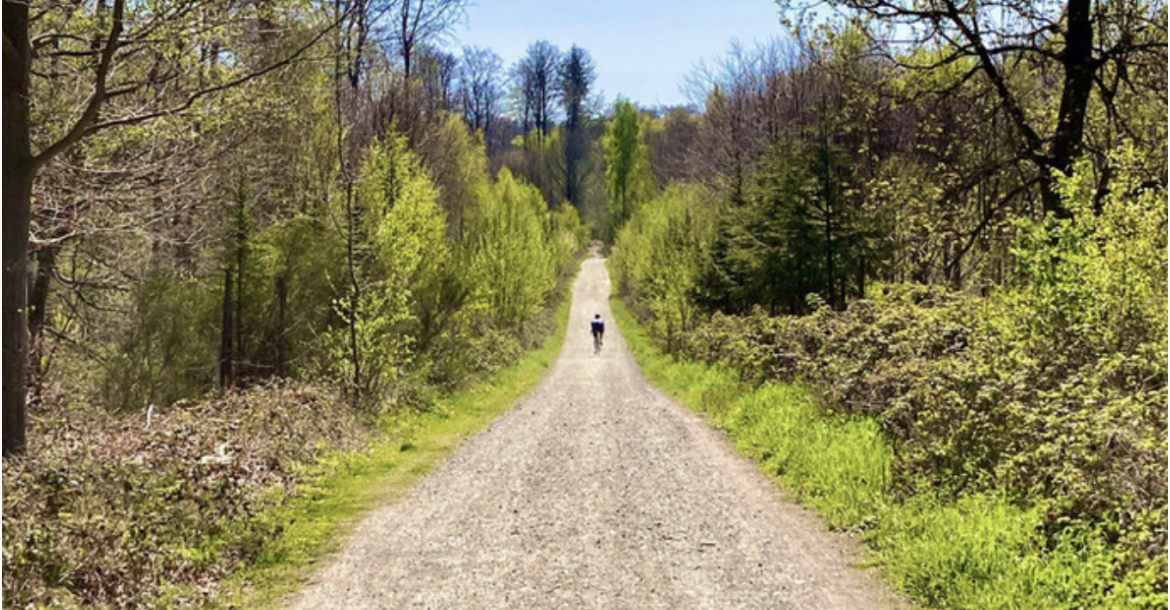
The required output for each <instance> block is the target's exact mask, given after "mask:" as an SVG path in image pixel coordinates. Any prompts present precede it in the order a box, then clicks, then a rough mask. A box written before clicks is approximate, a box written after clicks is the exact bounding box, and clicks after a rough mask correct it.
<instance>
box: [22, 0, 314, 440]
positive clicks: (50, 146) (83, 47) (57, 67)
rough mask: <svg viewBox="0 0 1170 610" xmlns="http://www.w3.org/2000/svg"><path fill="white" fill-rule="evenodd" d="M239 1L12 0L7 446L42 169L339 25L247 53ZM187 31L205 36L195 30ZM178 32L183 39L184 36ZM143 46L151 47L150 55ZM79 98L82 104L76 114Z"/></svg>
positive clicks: (246, 21)
mask: <svg viewBox="0 0 1170 610" xmlns="http://www.w3.org/2000/svg"><path fill="white" fill-rule="evenodd" d="M236 8H238V7H236V6H234V4H233V3H227V2H210V1H207V2H199V1H197V0H187V1H176V2H174V3H165V4H164V5H163V6H162V7H155V6H146V5H141V4H137V3H131V4H129V5H128V4H127V3H126V1H125V0H114V1H113V4H112V5H107V3H106V2H104V1H103V2H97V3H96V4H94V5H92V6H91V5H88V4H86V5H82V6H73V5H68V4H58V3H51V4H49V5H48V6H47V7H45V9H44V10H43V11H42V12H41V13H39V14H38V16H37V19H36V21H35V23H34V22H33V21H32V20H30V15H29V9H30V7H29V4H28V3H27V2H17V1H15V0H5V2H4V8H3V22H4V23H3V32H4V76H3V83H4V84H3V95H4V118H3V121H4V123H3V131H4V161H3V165H4V187H3V199H4V212H3V214H4V223H3V224H4V247H3V251H4V275H3V286H4V290H3V292H4V297H3V309H4V314H3V321H4V330H3V333H4V360H3V380H4V383H3V386H4V387H3V412H4V418H3V420H4V426H3V428H4V433H3V434H4V441H3V454H4V455H5V456H9V455H13V454H14V453H18V452H20V451H21V450H23V448H24V445H25V423H26V422H25V408H26V405H25V399H26V397H25V391H26V390H25V379H26V370H25V369H26V359H27V351H28V318H27V315H28V312H27V305H28V292H27V276H28V252H29V226H30V218H31V196H32V191H33V186H34V183H35V181H36V180H37V176H38V173H39V172H40V171H41V170H42V169H43V168H44V167H45V166H46V165H47V164H48V163H49V162H50V161H52V160H53V159H55V158H57V157H58V156H60V155H61V154H63V153H64V152H66V151H68V150H69V149H71V148H72V147H73V146H75V145H77V144H78V143H80V142H82V141H84V140H86V139H87V138H90V137H91V136H93V135H94V134H95V133H97V132H99V131H102V130H105V129H109V128H114V127H121V126H127V125H136V124H141V123H145V122H147V121H150V120H152V119H157V118H161V117H168V116H174V115H178V114H180V113H183V112H184V111H186V110H188V109H190V108H191V107H193V106H195V105H196V104H197V103H198V102H199V101H200V100H202V99H204V98H206V97H207V96H209V95H211V94H214V93H218V92H222V91H225V90H227V89H230V88H233V87H236V86H239V85H242V84H244V83H247V82H249V81H251V80H253V79H255V78H258V77H260V76H262V75H265V74H268V73H270V72H273V71H275V70H277V69H279V68H281V67H284V66H286V65H288V64H289V63H290V62H292V61H294V60H295V59H297V58H299V57H300V56H302V55H303V54H304V53H305V52H306V51H307V50H308V49H310V48H311V47H313V46H314V45H316V43H317V42H318V41H319V40H320V39H321V37H323V36H324V35H325V33H326V32H328V31H329V30H331V29H332V28H333V27H334V26H335V25H336V24H330V25H327V26H326V27H324V28H322V29H321V30H320V31H318V32H316V33H315V34H313V35H311V36H310V37H309V39H308V40H307V41H306V42H303V44H300V45H298V46H296V47H295V48H293V49H292V50H291V51H290V52H288V53H286V54H283V56H281V57H277V58H274V59H273V58H264V57H248V56H246V55H245V54H242V53H239V52H238V51H240V49H236V48H234V47H232V46H231V45H230V44H228V42H227V40H226V39H225V38H224V37H222V36H221V33H222V32H217V28H221V29H222V28H243V27H245V26H249V27H251V26H254V22H255V19H256V18H255V16H254V14H253V13H250V12H248V11H246V10H235V9H236ZM43 24H48V25H47V26H44V27H52V28H55V29H51V30H48V31H45V32H40V31H36V32H35V33H34V31H33V28H34V27H42V26H43ZM191 31H198V32H203V33H204V34H202V35H200V36H188V35H187V33H188V32H191ZM176 40H177V41H182V42H181V44H177V45H176V44H175V41H176ZM144 49H149V50H151V52H150V53H144V52H143V50H144ZM233 52H234V53H233ZM223 55H228V56H232V57H233V63H234V65H233V66H232V67H231V68H227V67H226V66H223V65H222V64H221V63H220V58H221V56H223ZM249 60H252V61H249ZM34 61H35V62H37V63H38V64H40V63H46V64H51V65H52V66H53V69H52V70H41V69H39V68H38V69H34ZM209 68H212V69H209ZM34 77H35V78H36V79H37V80H34ZM48 78H55V79H57V82H60V83H61V84H63V85H64V86H63V87H62V88H61V89H59V90H56V91H50V90H47V89H46V87H43V86H42V85H43V80H44V79H48ZM62 97H64V98H66V99H65V100H62V99H60V98H62ZM62 101H68V102H73V101H76V102H77V105H76V106H70V105H69V104H60V103H61V102H62ZM50 102H54V103H57V104H58V105H57V106H54V108H55V109H59V108H66V109H65V110H61V111H56V112H50V111H49V108H48V107H47V106H48V105H49V104H50ZM73 107H77V108H80V109H81V110H80V112H74V111H73V110H72V108H73ZM33 111H36V112H37V113H38V115H39V116H41V117H42V118H43V120H45V121H46V122H51V123H53V124H51V125H45V127H49V129H44V130H38V132H37V133H36V134H35V135H36V138H35V139H34V133H33V130H32V127H33V125H32V121H31V116H32V112H33ZM42 134H44V135H42ZM34 140H37V141H34Z"/></svg>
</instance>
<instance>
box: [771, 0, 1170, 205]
mask: <svg viewBox="0 0 1170 610" xmlns="http://www.w3.org/2000/svg"><path fill="white" fill-rule="evenodd" d="M781 4H782V6H785V7H789V6H800V7H801V8H803V5H800V3H797V2H789V1H784V2H782V3H781ZM831 4H833V5H836V6H839V7H844V8H846V9H850V10H852V11H855V12H857V13H860V14H863V15H865V16H867V17H869V18H872V19H874V20H876V21H877V22H878V23H879V24H884V25H887V26H888V28H886V29H884V30H877V31H876V32H877V34H878V35H879V36H882V37H883V38H884V41H885V43H886V44H885V47H884V48H885V55H886V57H887V59H888V60H890V61H891V62H893V63H894V64H896V65H898V66H900V67H902V68H906V69H908V70H911V71H915V72H919V73H924V74H931V73H934V72H935V71H936V70H939V69H941V68H945V67H947V66H951V65H958V66H962V67H963V73H962V75H961V76H960V77H959V82H960V83H961V82H966V81H969V80H971V79H976V78H978V79H981V81H982V82H983V84H984V85H985V87H986V91H985V93H986V95H989V96H991V97H993V98H994V99H996V100H997V102H998V105H999V108H1000V109H1001V111H1002V112H1003V114H1004V116H1006V117H1007V119H1008V121H1009V122H1010V124H1011V125H1012V127H1013V130H1014V132H1015V135H1016V137H1017V138H1018V144H1017V151H1016V159H1015V160H1016V164H1017V165H1018V164H1024V165H1027V166H1029V167H1030V168H1031V169H1032V170H1033V171H1034V172H1035V173H1036V174H1037V181H1038V184H1039V186H1040V197H1041V201H1042V203H1043V207H1044V210H1045V211H1046V212H1048V213H1052V214H1055V215H1056V216H1058V217H1062V218H1063V217H1067V216H1068V210H1067V209H1066V207H1065V205H1064V203H1063V202H1062V200H1061V198H1060V195H1059V192H1058V189H1057V179H1058V177H1059V176H1062V175H1069V174H1070V173H1071V171H1072V168H1073V163H1074V162H1075V161H1076V159H1077V158H1078V157H1080V156H1081V154H1082V153H1084V152H1085V134H1086V119H1087V117H1088V114H1089V109H1090V102H1091V100H1092V98H1093V97H1094V94H1096V95H1098V96H1100V97H1101V99H1102V100H1103V101H1104V106H1105V109H1106V112H1107V113H1108V115H1109V116H1110V119H1111V120H1114V121H1119V122H1122V123H1124V121H1125V116H1124V114H1123V113H1121V112H1119V111H1118V108H1117V106H1116V105H1115V104H1112V103H1111V101H1112V100H1113V99H1114V98H1116V96H1117V95H1118V94H1119V92H1120V91H1121V90H1122V89H1123V88H1132V87H1134V86H1135V82H1134V81H1133V80H1131V78H1130V74H1131V73H1133V72H1135V71H1136V69H1137V68H1139V67H1142V66H1144V65H1149V64H1154V65H1161V66H1162V71H1163V72H1165V64H1166V48H1167V43H1166V6H1165V4H1164V3H1160V2H1145V1H1143V0H1124V1H1121V2H1103V3H1099V4H1098V5H1097V7H1096V9H1094V2H1093V0H1067V1H1065V2H1057V3H1047V4H1037V3H1035V2H1031V1H1030V0H1006V1H995V2H991V1H986V0H977V1H975V2H969V3H957V2H955V1H954V0H925V1H920V0H834V1H833V2H831ZM905 48H911V49H924V50H929V51H931V52H930V53H925V54H913V55H905V54H900V53H899V50H900V49H905ZM1029 71H1035V72H1039V73H1041V74H1057V75H1060V76H1059V77H1058V79H1057V82H1059V85H1056V86H1055V87H1045V88H1046V89H1052V90H1051V93H1050V99H1053V100H1059V102H1058V105H1057V107H1056V108H1054V109H1047V108H1037V107H1029V104H1028V101H1027V100H1026V96H1027V95H1028V93H1027V92H1028V89H1029V88H1031V87H1032V86H1033V85H1034V84H1035V82H1034V81H1033V80H1032V79H1029V78H1023V79H1020V78H1017V75H1021V74H1023V73H1025V72H1029ZM942 85H943V86H942V87H941V88H940V89H939V90H938V92H939V93H942V94H944V95H945V94H948V93H949V92H953V91H954V90H955V88H956V84H955V83H953V82H944V83H942ZM1122 128H1123V129H1124V125H1122ZM1131 131H1132V130H1131ZM1135 136H1137V137H1139V138H1140V135H1138V134H1135ZM1098 154H1100V153H1098ZM1107 183H1108V181H1107V180H1106V181H1103V183H1102V185H1101V188H1106V189H1107V188H1108V184H1107Z"/></svg>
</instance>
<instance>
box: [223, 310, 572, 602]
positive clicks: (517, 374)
mask: <svg viewBox="0 0 1170 610" xmlns="http://www.w3.org/2000/svg"><path fill="white" fill-rule="evenodd" d="M569 306H570V299H569V298H567V297H566V298H565V299H564V301H563V302H562V304H561V306H560V307H559V308H558V309H557V314H556V322H557V324H556V330H555V331H554V333H553V334H552V335H550V336H549V337H548V338H547V339H545V341H544V344H543V346H542V347H540V348H539V349H537V350H534V351H532V352H529V353H528V354H527V355H525V356H524V357H522V358H521V359H520V361H519V362H517V363H516V364H514V365H513V366H511V367H509V368H507V369H504V370H502V371H499V372H498V373H496V374H495V375H493V376H491V377H490V378H489V379H488V380H487V381H486V382H484V383H482V384H480V385H479V386H477V387H474V388H472V389H469V390H466V391H463V392H460V393H458V394H455V395H452V396H450V397H448V398H446V399H445V400H443V401H441V407H440V408H439V409H436V410H435V411H434V412H431V413H426V414H422V415H416V416H413V417H411V418H409V419H400V420H396V421H395V422H394V424H393V426H394V429H393V430H391V431H390V433H389V434H388V435H387V438H386V440H384V441H382V442H380V443H378V444H376V445H375V446H374V447H372V449H371V450H370V451H368V452H365V453H361V454H349V455H336V456H333V457H332V458H331V459H330V460H329V461H328V462H327V463H326V464H324V467H325V470H326V471H327V472H329V474H326V475H324V476H322V477H321V478H319V479H318V480H317V481H316V482H315V485H314V486H313V487H312V488H311V489H310V490H308V493H306V494H304V495H303V496H300V497H298V498H296V499H294V500H292V501H290V502H288V503H286V504H284V505H282V506H280V507H279V508H277V509H275V510H274V511H272V512H271V513H270V514H268V515H265V518H266V519H272V520H275V521H276V522H278V523H280V524H283V525H284V529H283V531H282V533H281V535H280V537H279V538H277V539H276V540H275V541H274V542H273V543H272V544H270V545H269V546H268V548H266V549H265V551H264V552H263V553H262V554H261V556H260V558H259V559H258V560H257V561H256V562H255V563H254V564H253V565H252V566H251V567H249V568H248V569H246V570H244V571H243V572H241V573H240V574H238V575H236V576H235V577H234V578H233V579H232V580H231V581H230V582H229V583H228V585H227V588H226V592H227V593H228V594H227V595H225V596H223V598H224V601H223V602H222V603H221V605H224V606H226V605H227V604H228V603H230V604H231V607H245V608H278V607H280V602H281V600H282V599H283V598H284V597H285V596H286V595H288V594H290V593H292V592H294V591H296V590H297V589H298V588H299V587H300V586H301V585H303V584H304V582H305V580H306V578H307V576H308V575H309V574H310V572H311V570H310V568H311V566H312V565H313V564H314V563H315V562H316V561H317V560H318V559H320V558H322V557H323V556H325V555H327V554H328V553H330V552H332V551H335V550H336V549H337V548H339V545H340V543H341V541H343V540H344V538H345V534H346V533H348V532H349V531H351V529H352V527H353V525H354V524H355V523H356V521H357V519H358V518H359V517H360V516H361V515H363V514H364V513H365V512H367V511H368V510H370V509H372V508H374V507H376V506H381V505H384V504H386V503H389V502H393V501H395V500H396V499H398V498H400V497H401V496H402V495H403V494H404V493H405V492H406V490H407V489H409V488H410V487H411V485H413V484H414V483H415V482H417V481H418V480H419V479H420V478H421V477H422V476H424V475H426V474H427V473H429V472H430V471H431V470H432V469H433V468H434V467H435V465H436V464H438V463H439V462H440V461H441V460H442V459H443V458H445V457H447V456H448V455H449V454H450V453H451V452H452V451H453V450H454V449H455V448H456V447H458V446H459V445H460V443H462V441H463V439H465V438H467V437H468V436H469V435H472V434H474V433H476V432H478V431H479V430H482V429H483V428H484V427H486V426H487V425H488V424H489V423H490V422H491V421H492V420H493V419H495V418H496V417H497V416H498V415H499V414H500V413H503V412H504V411H506V410H507V409H508V408H509V407H510V406H512V405H513V404H515V402H516V401H517V400H518V399H519V398H520V397H522V396H523V395H524V394H526V393H528V392H529V391H530V390H531V389H532V388H533V387H535V386H536V384H537V383H538V382H539V381H540V379H541V378H542V377H543V376H544V373H545V372H546V371H547V370H548V369H549V367H550V366H552V363H553V361H554V360H555V359H556V357H557V354H558V353H559V352H560V350H561V346H562V345H563V344H564V341H565V329H566V326H567V324H568V318H569Z"/></svg>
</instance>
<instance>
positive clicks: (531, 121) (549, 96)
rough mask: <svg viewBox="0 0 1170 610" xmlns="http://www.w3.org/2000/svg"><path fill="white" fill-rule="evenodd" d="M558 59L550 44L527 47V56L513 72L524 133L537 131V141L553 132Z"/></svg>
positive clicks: (538, 43)
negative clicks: (551, 130)
mask: <svg viewBox="0 0 1170 610" xmlns="http://www.w3.org/2000/svg"><path fill="white" fill-rule="evenodd" d="M560 56H561V54H560V51H558V50H557V48H556V47H555V46H554V45H553V44H552V43H550V42H548V41H547V40H538V41H536V42H534V43H532V44H531V45H529V46H528V52H527V54H525V56H524V57H523V58H522V59H520V61H519V62H517V64H516V66H515V67H514V68H513V69H512V78H513V80H514V81H515V83H516V88H517V94H518V96H519V100H518V102H519V106H520V115H521V122H522V123H523V125H524V131H525V133H527V132H528V130H530V129H536V131H537V135H538V137H540V138H543V137H544V136H547V135H548V132H549V130H550V129H551V128H552V124H553V112H554V111H555V109H556V103H557V94H558V91H557V70H558V68H559V66H560Z"/></svg>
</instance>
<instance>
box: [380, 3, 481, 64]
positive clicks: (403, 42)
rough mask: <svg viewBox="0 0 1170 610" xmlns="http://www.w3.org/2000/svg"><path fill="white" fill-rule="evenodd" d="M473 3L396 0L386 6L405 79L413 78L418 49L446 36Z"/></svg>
mask: <svg viewBox="0 0 1170 610" xmlns="http://www.w3.org/2000/svg"><path fill="white" fill-rule="evenodd" d="M470 4H471V2H470V0H393V2H392V3H390V4H388V5H387V6H388V7H389V9H388V10H389V12H390V13H392V14H391V16H390V22H391V23H390V30H391V36H392V38H393V40H394V42H395V43H396V45H397V48H398V56H399V58H401V59H402V73H403V77H404V79H405V80H410V77H411V71H412V69H413V68H414V66H413V60H414V59H415V52H416V51H417V50H418V49H419V48H420V47H421V46H424V45H426V44H428V43H432V42H436V41H437V39H440V38H443V37H444V36H446V35H447V33H448V32H450V31H451V28H452V27H454V26H455V24H456V23H458V22H459V20H460V19H462V18H463V16H464V14H465V13H466V12H467V7H468V6H470Z"/></svg>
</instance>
